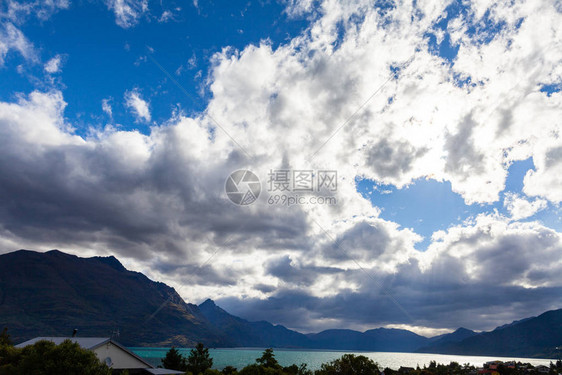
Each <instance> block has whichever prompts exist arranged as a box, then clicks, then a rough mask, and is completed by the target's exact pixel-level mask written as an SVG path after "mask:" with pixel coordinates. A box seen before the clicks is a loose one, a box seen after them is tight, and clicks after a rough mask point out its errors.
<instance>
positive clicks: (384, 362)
mask: <svg viewBox="0 0 562 375" xmlns="http://www.w3.org/2000/svg"><path fill="white" fill-rule="evenodd" d="M129 349H130V350H131V351H133V352H134V353H135V354H137V355H138V356H141V357H143V358H144V359H145V360H146V361H147V362H150V363H152V364H153V365H159V364H160V359H162V358H164V357H165V356H166V352H167V351H168V348H129ZM178 350H179V351H180V353H181V354H183V355H185V356H187V355H189V351H190V350H191V349H188V348H185V349H184V348H178ZM263 350H264V349H255V348H251V349H247V348H236V349H230V348H229V349H209V353H210V355H211V357H212V358H213V368H216V369H219V370H221V369H223V368H224V367H226V366H233V367H236V368H237V369H238V370H240V369H241V368H242V367H244V366H246V365H249V364H251V363H254V362H255V360H256V358H259V357H260V356H261V354H262V352H263ZM274 353H275V358H277V361H279V364H281V365H282V366H289V365H292V364H297V365H299V364H301V363H306V364H307V365H308V368H309V369H311V370H317V369H319V368H320V365H321V364H322V363H325V362H329V361H332V360H334V359H337V358H340V357H341V356H342V355H343V354H345V353H351V354H356V355H364V356H366V357H369V358H371V359H372V360H373V361H375V362H377V363H378V364H379V366H380V367H381V368H385V367H390V368H391V369H395V370H397V369H398V368H399V367H400V366H406V367H416V366H417V365H419V366H420V367H423V366H424V365H429V361H436V362H437V363H443V364H449V363H450V362H452V361H454V362H458V363H460V364H465V363H470V364H471V365H474V366H482V364H483V363H485V362H488V361H493V360H496V359H499V360H500V361H510V360H515V361H521V362H525V363H527V362H528V363H531V364H532V365H534V366H536V365H547V366H548V364H549V363H550V361H551V360H550V359H537V358H517V357H482V356H465V355H446V354H426V353H386V352H353V351H335V350H291V349H274ZM552 361H554V360H552Z"/></svg>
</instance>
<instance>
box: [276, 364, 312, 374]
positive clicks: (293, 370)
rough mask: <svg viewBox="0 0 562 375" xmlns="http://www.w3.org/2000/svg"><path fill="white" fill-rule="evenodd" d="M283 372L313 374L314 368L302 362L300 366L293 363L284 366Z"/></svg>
mask: <svg viewBox="0 0 562 375" xmlns="http://www.w3.org/2000/svg"><path fill="white" fill-rule="evenodd" d="M283 372H284V373H286V374H289V375H312V374H313V373H312V370H309V369H308V367H307V366H306V363H302V364H301V365H300V366H297V365H291V366H287V367H283Z"/></svg>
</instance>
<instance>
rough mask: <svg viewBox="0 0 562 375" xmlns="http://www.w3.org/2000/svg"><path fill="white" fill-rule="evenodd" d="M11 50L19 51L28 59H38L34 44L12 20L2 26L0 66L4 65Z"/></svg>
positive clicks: (0, 33) (0, 31) (0, 29)
mask: <svg viewBox="0 0 562 375" xmlns="http://www.w3.org/2000/svg"><path fill="white" fill-rule="evenodd" d="M11 50H15V51H17V52H19V53H20V54H21V55H22V56H23V57H24V58H25V59H26V60H30V61H37V59H38V58H37V53H36V51H35V48H34V47H33V44H32V43H31V42H30V41H29V40H28V39H27V38H26V37H25V35H23V33H22V32H21V30H20V29H18V28H17V27H16V26H14V25H13V24H12V23H10V22H5V23H3V25H2V26H0V66H2V65H4V61H5V58H6V55H7V54H8V52H10V51H11Z"/></svg>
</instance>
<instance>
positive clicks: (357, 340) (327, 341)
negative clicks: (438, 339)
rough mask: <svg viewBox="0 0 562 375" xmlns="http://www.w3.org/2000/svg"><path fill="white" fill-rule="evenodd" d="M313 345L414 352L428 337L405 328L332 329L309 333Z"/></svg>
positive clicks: (339, 348)
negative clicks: (363, 330)
mask: <svg viewBox="0 0 562 375" xmlns="http://www.w3.org/2000/svg"><path fill="white" fill-rule="evenodd" d="M307 336H308V337H309V338H310V340H311V341H312V347H314V348H319V349H338V350H344V349H345V350H372V351H381V352H412V351H414V350H416V349H417V348H419V347H421V346H423V345H426V344H427V342H428V338H426V337H423V336H420V335H417V334H415V333H413V332H410V331H407V330H403V329H387V328H377V329H371V330H368V331H365V332H358V331H353V330H347V329H332V330H327V331H323V332H320V333H316V334H309V335H307Z"/></svg>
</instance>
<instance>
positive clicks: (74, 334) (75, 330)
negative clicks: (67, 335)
mask: <svg viewBox="0 0 562 375" xmlns="http://www.w3.org/2000/svg"><path fill="white" fill-rule="evenodd" d="M77 333H78V330H77V329H76V328H74V331H72V337H76V334H77Z"/></svg>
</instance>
